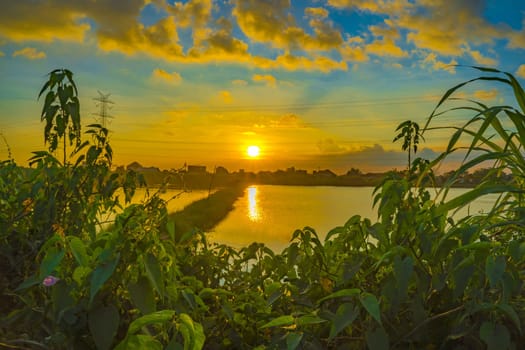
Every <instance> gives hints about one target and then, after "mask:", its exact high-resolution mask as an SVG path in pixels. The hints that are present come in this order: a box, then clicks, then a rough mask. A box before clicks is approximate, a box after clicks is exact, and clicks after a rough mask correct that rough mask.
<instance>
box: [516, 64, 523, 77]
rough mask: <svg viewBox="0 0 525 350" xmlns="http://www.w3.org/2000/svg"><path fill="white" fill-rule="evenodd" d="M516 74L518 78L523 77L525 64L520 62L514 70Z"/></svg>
mask: <svg viewBox="0 0 525 350" xmlns="http://www.w3.org/2000/svg"><path fill="white" fill-rule="evenodd" d="M516 75H517V76H518V77H520V78H525V64H522V65H520V66H519V67H518V69H517V70H516Z"/></svg>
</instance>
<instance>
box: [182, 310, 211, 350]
mask: <svg viewBox="0 0 525 350" xmlns="http://www.w3.org/2000/svg"><path fill="white" fill-rule="evenodd" d="M179 319H180V321H181V324H180V331H181V333H182V336H183V338H184V350H186V349H191V350H200V349H202V347H203V346H204V342H205V340H206V337H205V335H204V330H203V328H202V325H201V324H200V323H195V322H193V320H192V319H191V317H190V316H189V315H188V314H184V313H183V314H180V316H179Z"/></svg>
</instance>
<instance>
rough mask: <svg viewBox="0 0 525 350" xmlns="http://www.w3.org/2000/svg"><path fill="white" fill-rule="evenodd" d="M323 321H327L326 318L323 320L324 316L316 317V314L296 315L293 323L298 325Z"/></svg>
mask: <svg viewBox="0 0 525 350" xmlns="http://www.w3.org/2000/svg"><path fill="white" fill-rule="evenodd" d="M323 322H327V320H325V319H324V318H320V317H318V316H316V315H303V316H301V317H298V318H297V319H296V320H295V323H296V324H297V325H298V326H305V325H309V324H318V323H323Z"/></svg>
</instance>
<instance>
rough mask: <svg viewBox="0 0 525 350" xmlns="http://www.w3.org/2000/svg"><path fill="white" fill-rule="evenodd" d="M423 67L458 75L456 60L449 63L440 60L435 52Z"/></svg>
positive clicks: (430, 54) (428, 56)
mask: <svg viewBox="0 0 525 350" xmlns="http://www.w3.org/2000/svg"><path fill="white" fill-rule="evenodd" d="M422 63H423V66H430V68H432V70H446V71H447V72H449V73H456V67H455V66H456V65H457V64H458V62H457V61H456V60H451V61H450V62H449V63H445V62H442V61H440V60H438V58H437V55H436V54H435V53H433V52H431V53H429V54H428V55H427V56H426V57H425V59H424V60H423V62H422Z"/></svg>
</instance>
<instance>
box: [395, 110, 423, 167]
mask: <svg viewBox="0 0 525 350" xmlns="http://www.w3.org/2000/svg"><path fill="white" fill-rule="evenodd" d="M397 131H399V134H397V136H396V137H394V140H393V141H392V142H396V141H397V140H399V139H401V138H402V139H403V145H402V146H401V149H402V150H403V151H408V169H409V170H410V166H411V165H412V157H411V156H412V150H414V154H416V153H417V146H418V144H419V139H420V138H421V139H422V140H423V141H425V139H424V138H423V135H421V133H420V131H419V125H418V124H417V123H416V122H413V121H411V120H406V121H404V122H402V123H401V124H399V125H398V127H397V129H396V132H397Z"/></svg>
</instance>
